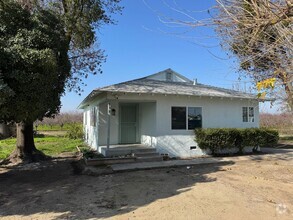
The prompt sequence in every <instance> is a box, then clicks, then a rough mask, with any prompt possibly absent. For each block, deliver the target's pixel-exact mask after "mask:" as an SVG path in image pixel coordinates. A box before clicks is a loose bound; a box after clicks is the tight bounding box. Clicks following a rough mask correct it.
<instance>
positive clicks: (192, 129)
mask: <svg viewBox="0 0 293 220" xmlns="http://www.w3.org/2000/svg"><path fill="white" fill-rule="evenodd" d="M189 108H200V109H201V127H196V128H190V129H189V123H188V122H189V120H188V109H189ZM186 113H187V114H186V117H187V119H186V120H187V122H186V123H187V130H189V131H192V130H194V129H197V128H202V121H203V111H202V107H201V106H187V107H186Z"/></svg>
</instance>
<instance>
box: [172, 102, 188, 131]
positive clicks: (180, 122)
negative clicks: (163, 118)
mask: <svg viewBox="0 0 293 220" xmlns="http://www.w3.org/2000/svg"><path fill="white" fill-rule="evenodd" d="M171 111H172V113H171V114H172V129H180V130H185V129H186V107H172V110H171Z"/></svg>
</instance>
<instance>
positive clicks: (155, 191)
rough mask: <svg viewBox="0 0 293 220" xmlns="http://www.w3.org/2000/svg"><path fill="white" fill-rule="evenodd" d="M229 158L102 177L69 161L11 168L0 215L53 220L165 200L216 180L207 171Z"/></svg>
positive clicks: (0, 180) (2, 184) (0, 194)
mask: <svg viewBox="0 0 293 220" xmlns="http://www.w3.org/2000/svg"><path fill="white" fill-rule="evenodd" d="M231 164H233V163H232V162H222V163H218V164H210V165H197V166H193V167H191V168H190V169H187V167H177V168H165V169H154V170H141V171H135V172H125V173H116V174H110V175H104V176H96V177H93V176H78V175H73V174H72V168H71V165H70V160H64V161H59V162H52V161H51V162H46V164H45V165H44V166H40V168H37V169H28V170H24V169H21V170H20V169H19V167H16V168H12V169H11V170H9V171H5V172H4V173H3V169H2V174H0V217H12V216H13V215H17V217H21V216H26V217H28V216H30V215H38V214H40V215H43V214H46V213H55V214H56V215H55V217H54V218H55V219H64V218H73V219H90V218H106V217H113V216H115V215H120V214H123V213H129V212H134V211H135V210H136V209H137V208H139V207H142V206H145V205H148V204H150V203H152V202H154V201H156V200H158V199H164V198H169V197H172V196H175V195H178V194H180V193H183V192H185V191H188V190H190V187H196V184H198V183H206V182H212V181H216V179H215V178H209V177H207V174H211V173H214V172H218V171H220V170H223V166H226V165H231ZM0 171H1V168H0Z"/></svg>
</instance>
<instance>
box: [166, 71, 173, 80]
mask: <svg viewBox="0 0 293 220" xmlns="http://www.w3.org/2000/svg"><path fill="white" fill-rule="evenodd" d="M166 80H167V81H172V73H166Z"/></svg>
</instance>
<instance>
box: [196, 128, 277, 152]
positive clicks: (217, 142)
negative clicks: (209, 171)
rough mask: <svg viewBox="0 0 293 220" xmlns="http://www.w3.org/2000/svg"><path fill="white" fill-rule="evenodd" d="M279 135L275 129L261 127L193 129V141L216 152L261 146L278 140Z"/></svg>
mask: <svg viewBox="0 0 293 220" xmlns="http://www.w3.org/2000/svg"><path fill="white" fill-rule="evenodd" d="M278 139H279V135H278V132H277V131H275V130H269V129H262V128H246V129H237V128H207V129H196V130H195V141H196V142H197V144H198V146H199V147H200V148H201V149H203V150H207V149H209V150H210V151H211V153H212V154H213V155H214V154H218V153H220V151H222V150H228V149H233V148H237V149H238V153H243V149H244V148H245V147H258V146H260V147H263V146H267V145H273V144H276V143H277V142H278Z"/></svg>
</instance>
